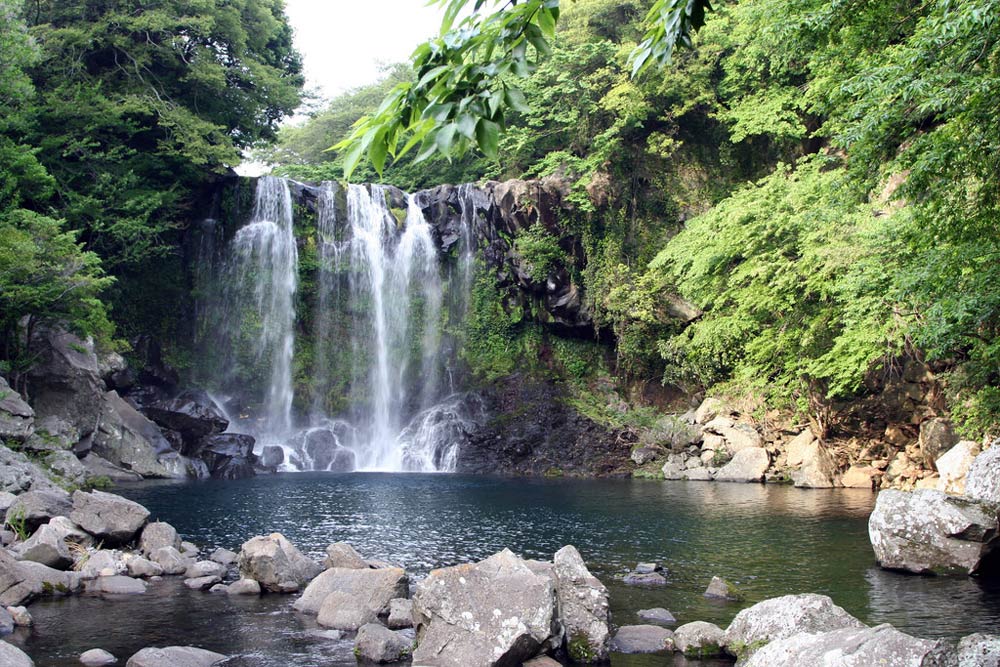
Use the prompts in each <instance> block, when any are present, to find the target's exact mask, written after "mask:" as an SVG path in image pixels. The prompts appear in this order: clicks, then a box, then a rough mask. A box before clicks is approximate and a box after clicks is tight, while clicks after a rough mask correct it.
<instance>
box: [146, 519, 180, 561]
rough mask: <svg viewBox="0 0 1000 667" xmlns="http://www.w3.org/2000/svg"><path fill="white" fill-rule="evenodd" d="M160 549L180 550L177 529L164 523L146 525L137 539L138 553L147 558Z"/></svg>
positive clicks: (157, 522) (156, 522) (155, 522)
mask: <svg viewBox="0 0 1000 667" xmlns="http://www.w3.org/2000/svg"><path fill="white" fill-rule="evenodd" d="M161 547H173V548H175V549H180V548H181V538H180V537H179V536H178V535H177V529H176V528H174V527H173V526H171V525H170V524H169V523H166V522H165V521H153V522H152V523H147V524H146V526H145V528H143V529H142V535H141V536H140V537H139V551H141V552H142V553H144V554H146V555H147V556H148V555H149V554H151V553H153V552H154V551H156V550H157V549H159V548H161Z"/></svg>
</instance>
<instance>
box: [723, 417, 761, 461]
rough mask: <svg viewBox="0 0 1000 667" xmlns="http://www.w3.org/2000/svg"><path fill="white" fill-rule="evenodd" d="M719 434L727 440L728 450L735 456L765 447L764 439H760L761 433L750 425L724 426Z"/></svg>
mask: <svg viewBox="0 0 1000 667" xmlns="http://www.w3.org/2000/svg"><path fill="white" fill-rule="evenodd" d="M718 433H719V435H721V436H722V437H723V438H725V439H726V449H727V450H728V451H729V453H730V454H732V455H733V456H735V455H736V454H737V453H738V452H742V451H743V450H744V449H750V448H760V447H763V446H764V439H763V438H762V437H760V433H758V432H757V431H756V430H755V429H754V427H753V426H750V425H749V424H734V425H733V426H732V427H725V426H723V427H721V428H719V429H718Z"/></svg>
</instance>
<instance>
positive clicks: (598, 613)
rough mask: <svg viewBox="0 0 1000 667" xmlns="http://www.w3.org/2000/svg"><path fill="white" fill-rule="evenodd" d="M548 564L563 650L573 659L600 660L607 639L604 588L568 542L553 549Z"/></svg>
mask: <svg viewBox="0 0 1000 667" xmlns="http://www.w3.org/2000/svg"><path fill="white" fill-rule="evenodd" d="M552 564H553V565H554V566H555V575H556V596H557V597H558V600H559V607H558V608H559V620H560V622H561V623H562V626H563V631H564V633H565V637H566V652H567V653H568V654H569V657H570V658H571V659H572V660H573V661H574V662H580V663H592V662H604V661H605V660H607V659H608V642H609V641H610V638H611V628H610V627H609V625H610V622H611V613H610V607H609V605H608V589H607V588H605V587H604V584H602V583H601V582H600V580H599V579H598V578H597V577H595V576H594V575H593V574H591V573H590V570H588V569H587V566H586V564H585V563H584V562H583V558H582V557H581V556H580V552H579V551H577V550H576V547H574V546H572V545H567V546H565V547H563V548H562V549H560V550H559V551H557V552H556V553H555V556H554V557H553V559H552Z"/></svg>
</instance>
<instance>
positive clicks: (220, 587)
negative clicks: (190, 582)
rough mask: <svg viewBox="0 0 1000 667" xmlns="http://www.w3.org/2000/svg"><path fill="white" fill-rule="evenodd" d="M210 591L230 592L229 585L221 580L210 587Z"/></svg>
mask: <svg viewBox="0 0 1000 667" xmlns="http://www.w3.org/2000/svg"><path fill="white" fill-rule="evenodd" d="M208 592H209V593H228V592H229V586H226V585H225V584H224V583H222V582H219V583H217V584H214V585H212V586H211V587H210V588H209V589H208Z"/></svg>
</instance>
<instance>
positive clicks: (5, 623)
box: [0, 607, 14, 637]
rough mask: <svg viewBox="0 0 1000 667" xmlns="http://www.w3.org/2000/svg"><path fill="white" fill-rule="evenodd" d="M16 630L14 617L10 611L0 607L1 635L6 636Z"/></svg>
mask: <svg viewBox="0 0 1000 667" xmlns="http://www.w3.org/2000/svg"><path fill="white" fill-rule="evenodd" d="M12 632H14V617H13V616H12V615H11V613H10V612H9V611H7V610H6V609H4V608H3V607H0V637H6V636H7V635H9V634H10V633H12Z"/></svg>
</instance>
